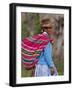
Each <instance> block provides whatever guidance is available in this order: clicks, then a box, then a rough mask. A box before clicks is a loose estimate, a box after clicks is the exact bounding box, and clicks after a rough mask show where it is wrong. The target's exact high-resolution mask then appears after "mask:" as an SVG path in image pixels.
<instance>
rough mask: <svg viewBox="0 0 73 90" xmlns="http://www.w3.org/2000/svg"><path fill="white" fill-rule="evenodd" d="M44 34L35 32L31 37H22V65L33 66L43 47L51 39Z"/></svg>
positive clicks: (28, 67)
mask: <svg viewBox="0 0 73 90" xmlns="http://www.w3.org/2000/svg"><path fill="white" fill-rule="evenodd" d="M52 40H53V39H50V38H49V37H48V36H47V35H46V34H44V33H42V34H37V35H34V36H31V37H27V38H23V39H22V41H21V58H22V65H23V66H24V67H25V68H27V69H30V68H32V67H34V66H35V65H36V64H37V62H38V59H37V57H38V56H39V55H40V53H41V51H42V50H43V48H44V47H45V46H46V45H47V44H48V42H49V41H52Z"/></svg>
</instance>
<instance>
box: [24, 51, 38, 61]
mask: <svg viewBox="0 0 73 90" xmlns="http://www.w3.org/2000/svg"><path fill="white" fill-rule="evenodd" d="M37 56H38V55H36V56H33V55H32V56H28V55H25V54H23V53H22V57H23V58H24V59H25V58H26V59H29V60H32V59H35V58H36V57H37Z"/></svg>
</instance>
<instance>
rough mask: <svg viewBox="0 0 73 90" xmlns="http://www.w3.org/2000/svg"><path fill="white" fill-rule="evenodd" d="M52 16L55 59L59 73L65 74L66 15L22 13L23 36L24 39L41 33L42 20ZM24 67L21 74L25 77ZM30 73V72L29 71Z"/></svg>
mask: <svg viewBox="0 0 73 90" xmlns="http://www.w3.org/2000/svg"><path fill="white" fill-rule="evenodd" d="M45 18H50V19H51V21H52V23H53V29H54V34H53V35H52V37H53V38H54V40H55V41H54V43H53V61H54V63H55V66H56V68H57V70H58V73H59V75H63V74H64V15H63V14H49V13H47V14H45V13H25V12H22V13H21V25H22V26H21V36H22V39H23V38H25V37H29V36H31V35H35V34H38V33H41V27H40V21H41V20H42V19H45ZM24 73H26V72H25V71H24V69H23V68H22V70H21V76H22V77H24ZM29 74H30V72H29Z"/></svg>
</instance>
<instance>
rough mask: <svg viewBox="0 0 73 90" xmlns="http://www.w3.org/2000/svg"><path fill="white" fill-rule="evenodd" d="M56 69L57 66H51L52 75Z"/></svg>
mask: <svg viewBox="0 0 73 90" xmlns="http://www.w3.org/2000/svg"><path fill="white" fill-rule="evenodd" d="M55 70H56V69H55V67H51V68H50V71H51V75H54V73H55Z"/></svg>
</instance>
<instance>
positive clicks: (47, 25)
mask: <svg viewBox="0 0 73 90" xmlns="http://www.w3.org/2000/svg"><path fill="white" fill-rule="evenodd" d="M41 27H42V30H43V34H45V35H47V36H48V37H49V38H50V36H51V34H52V33H53V26H52V23H51V21H50V19H44V20H42V21H41ZM37 59H38V63H37V65H36V68H35V75H34V76H35V77H38V76H50V75H58V73H57V70H56V68H55V65H54V62H53V60H52V40H51V41H50V42H48V44H47V45H46V47H45V48H44V49H43V50H42V52H41V54H40V55H39V56H38V58H37Z"/></svg>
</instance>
